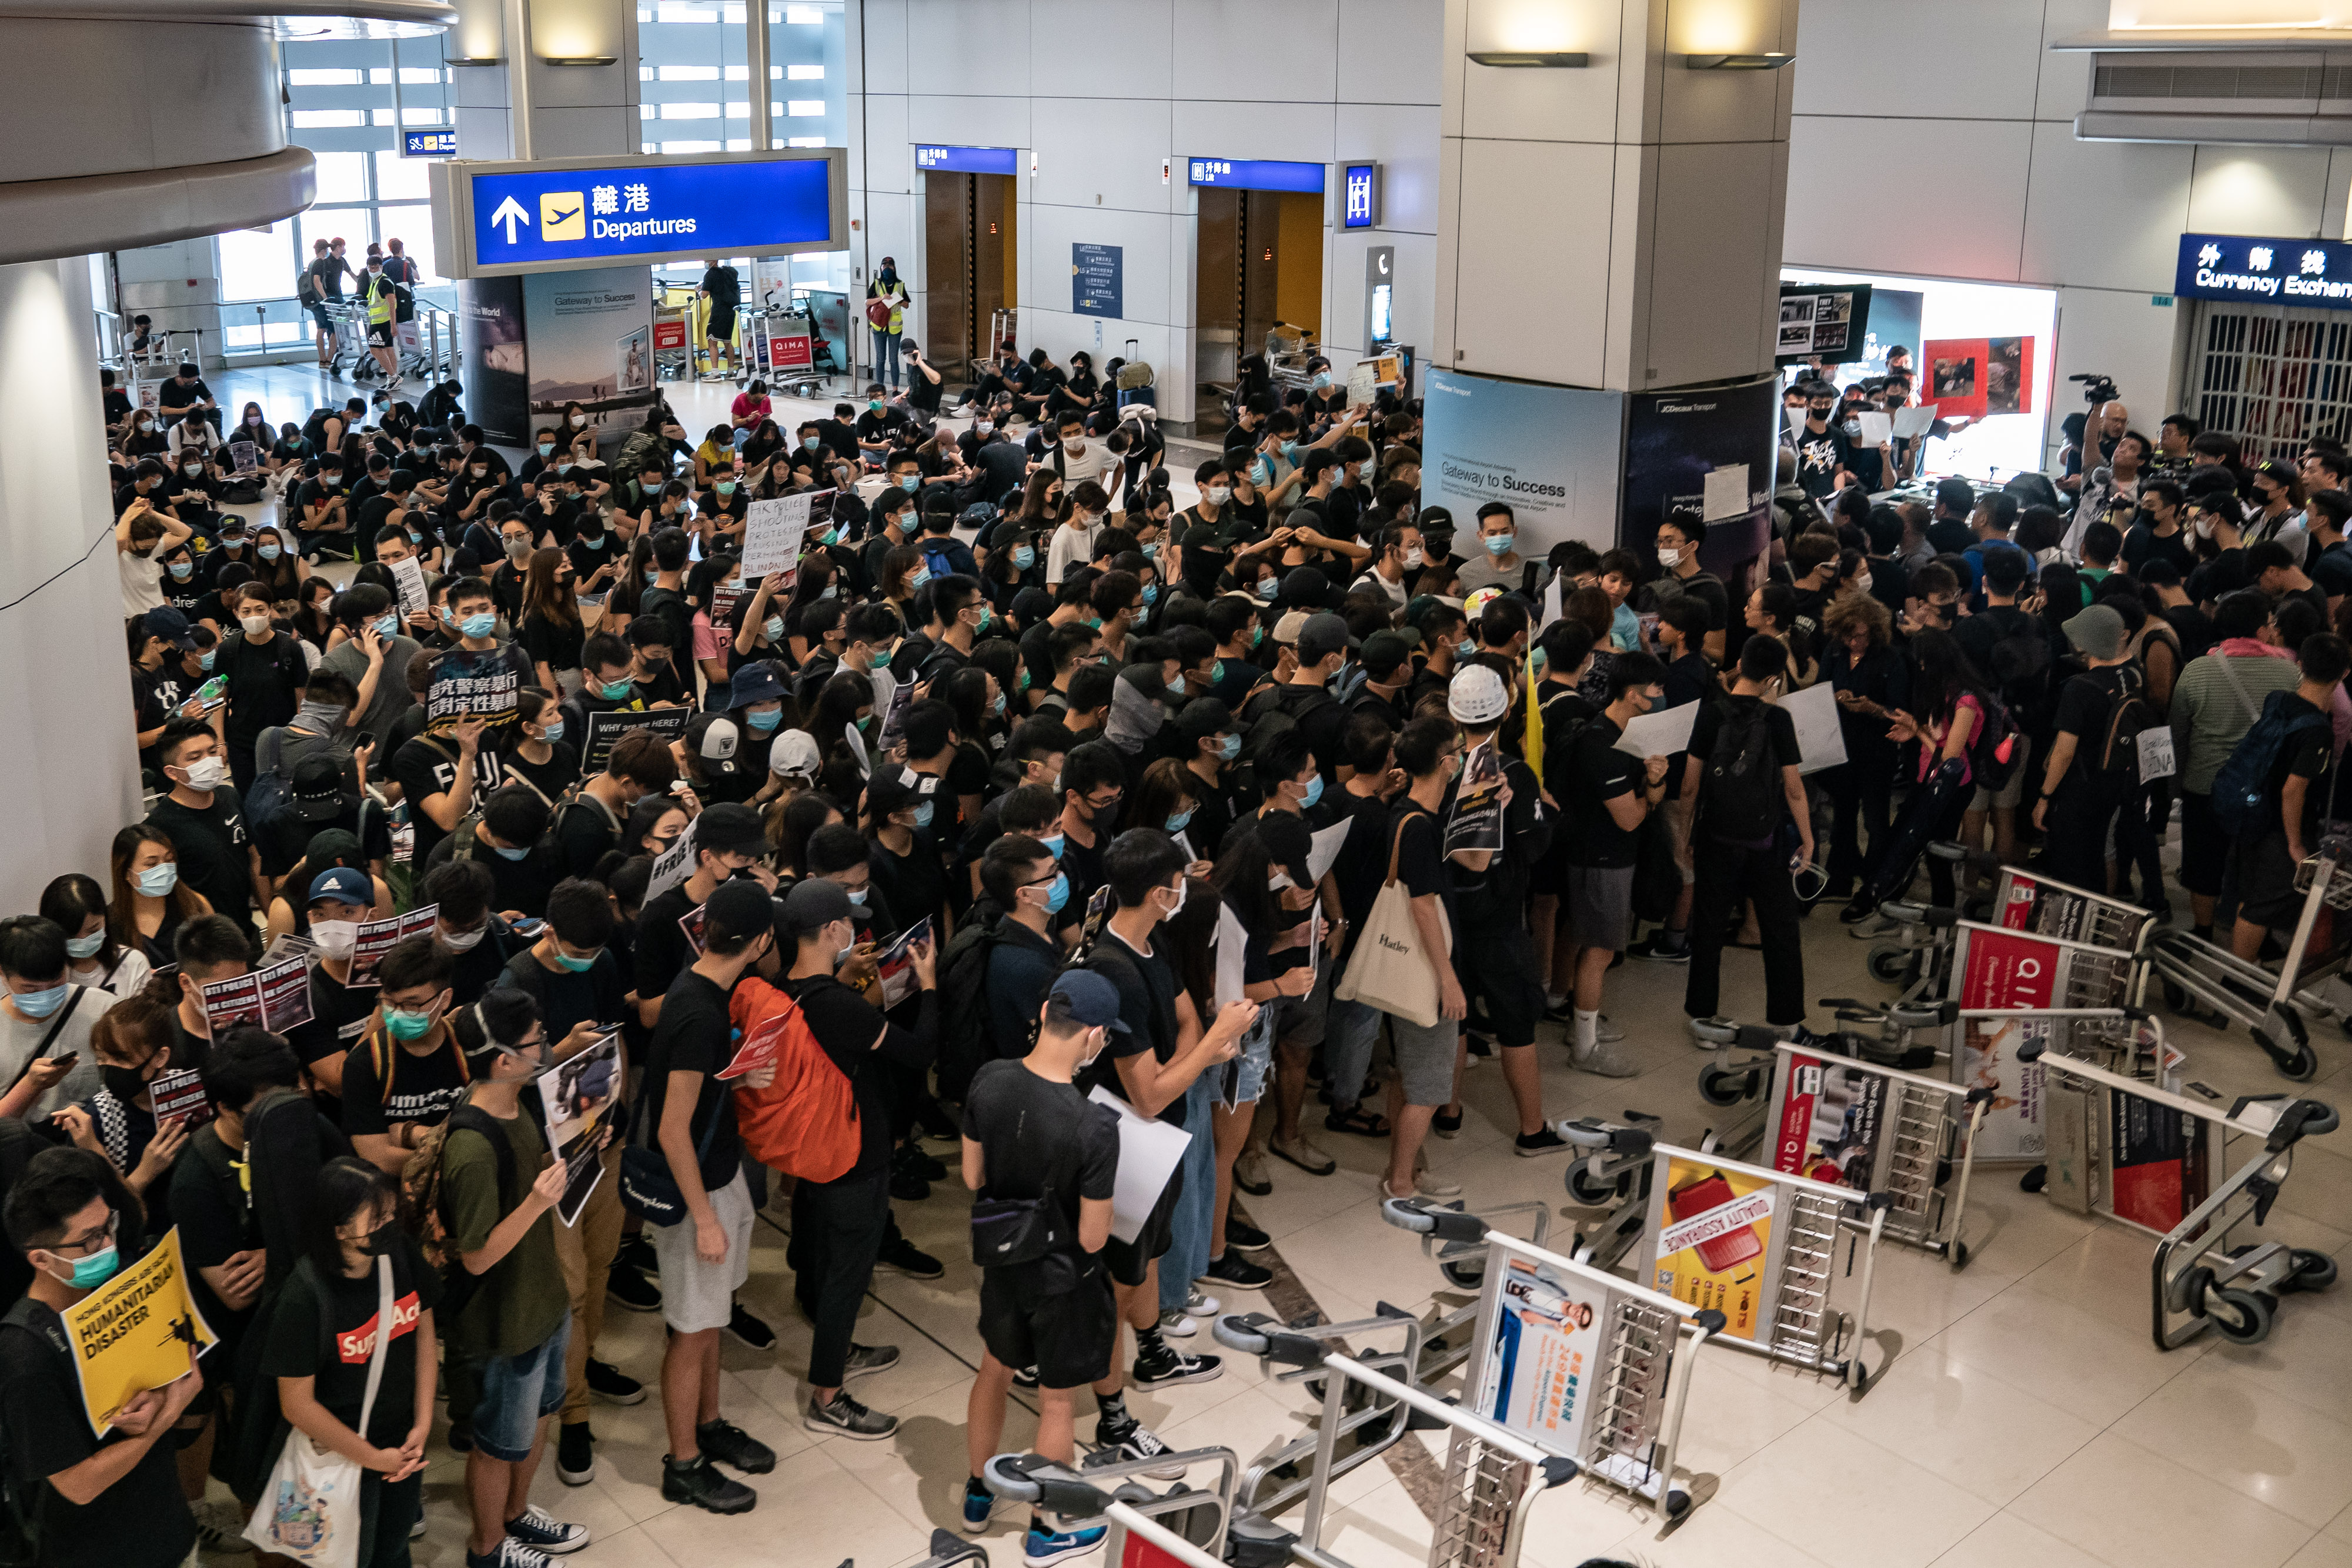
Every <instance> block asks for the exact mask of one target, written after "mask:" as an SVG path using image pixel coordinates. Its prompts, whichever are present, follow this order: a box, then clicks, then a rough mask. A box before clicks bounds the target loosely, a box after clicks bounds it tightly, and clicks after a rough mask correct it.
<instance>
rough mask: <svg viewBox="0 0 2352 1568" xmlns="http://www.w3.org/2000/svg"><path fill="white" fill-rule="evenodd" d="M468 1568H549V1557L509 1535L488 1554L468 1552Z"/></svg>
mask: <svg viewBox="0 0 2352 1568" xmlns="http://www.w3.org/2000/svg"><path fill="white" fill-rule="evenodd" d="M466 1568H548V1557H547V1553H546V1552H541V1550H539V1548H537V1547H535V1546H527V1545H525V1544H524V1543H523V1542H520V1541H519V1540H517V1539H516V1538H515V1537H513V1536H511V1535H509V1536H508V1537H506V1538H505V1539H504V1540H502V1541H500V1542H499V1543H498V1544H497V1545H496V1546H493V1547H491V1548H490V1549H489V1550H488V1552H474V1551H468V1552H467V1553H466Z"/></svg>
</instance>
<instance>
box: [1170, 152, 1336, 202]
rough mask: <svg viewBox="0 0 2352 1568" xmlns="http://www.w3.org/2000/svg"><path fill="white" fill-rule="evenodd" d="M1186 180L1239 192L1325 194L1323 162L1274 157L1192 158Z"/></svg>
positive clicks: (1187, 169) (1186, 172)
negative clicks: (1292, 160) (1294, 161)
mask: <svg viewBox="0 0 2352 1568" xmlns="http://www.w3.org/2000/svg"><path fill="white" fill-rule="evenodd" d="M1185 179H1186V180H1187V181H1188V182H1189V183H1192V184H1195V185H1223V186H1228V187H1231V188H1232V189H1234V190H1240V191H1300V192H1305V193H1309V194H1312V195H1318V196H1319V195H1321V194H1322V193H1323V165H1322V164H1320V163H1289V162H1283V161H1281V160H1279V159H1272V158H1191V159H1187V160H1186V161H1185Z"/></svg>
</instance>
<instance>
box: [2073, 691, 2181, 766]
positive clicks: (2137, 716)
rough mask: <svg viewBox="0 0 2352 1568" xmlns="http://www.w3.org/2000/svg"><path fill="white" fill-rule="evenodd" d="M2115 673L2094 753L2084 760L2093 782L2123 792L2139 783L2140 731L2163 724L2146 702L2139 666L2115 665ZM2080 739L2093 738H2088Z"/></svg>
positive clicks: (2088, 737)
mask: <svg viewBox="0 0 2352 1568" xmlns="http://www.w3.org/2000/svg"><path fill="white" fill-rule="evenodd" d="M2115 670H2116V677H2117V684H2116V695H2114V696H2112V697H2110V698H2109V699H2108V701H2107V716H2106V722H2105V723H2104V724H2103V725H2101V726H2100V733H2099V735H2098V736H2097V737H2095V744H2096V746H2097V750H2096V751H2095V752H2093V753H2092V754H2091V755H2090V756H2088V757H2087V758H2084V760H2085V762H2086V763H2087V765H2088V766H2089V768H2090V769H2091V776H2092V778H2093V779H2095V780H2097V781H2098V782H2100V783H2102V784H2109V785H2113V786H2115V787H2116V788H2117V789H2126V788H2130V787H2134V786H2137V784H2138V783H2139V782H2140V777H2139V736H2140V732H2141V731H2142V730H2147V729H2156V728H2158V727H2161V726H2162V725H2163V724H2164V721H2163V720H2162V719H2160V718H2158V716H2157V714H2156V705H2155V704H2154V703H2152V702H2150V701H2148V698H2147V682H2146V681H2145V680H2144V679H2143V678H2142V677H2141V675H2140V670H2139V666H2138V665H2137V664H2118V665H2116V666H2115ZM2083 738H2084V740H2085V741H2092V740H2093V739H2094V737H2090V736H2084V737H2083Z"/></svg>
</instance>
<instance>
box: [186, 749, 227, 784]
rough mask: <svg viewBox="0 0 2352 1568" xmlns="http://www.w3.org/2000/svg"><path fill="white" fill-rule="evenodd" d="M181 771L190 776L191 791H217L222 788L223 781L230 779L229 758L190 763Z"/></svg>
mask: <svg viewBox="0 0 2352 1568" xmlns="http://www.w3.org/2000/svg"><path fill="white" fill-rule="evenodd" d="M181 771H182V772H184V773H185V774H186V775H187V776H188V788H189V789H219V788H220V786H221V780H223V779H226V778H227V777H228V758H226V757H207V758H203V759H202V760H201V761H196V762H191V763H189V764H188V765H187V766H186V767H185V768H182V769H181Z"/></svg>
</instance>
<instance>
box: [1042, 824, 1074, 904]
mask: <svg viewBox="0 0 2352 1568" xmlns="http://www.w3.org/2000/svg"><path fill="white" fill-rule="evenodd" d="M1050 842H1052V843H1053V844H1054V846H1055V850H1056V852H1058V851H1059V849H1060V847H1061V841H1060V840H1059V839H1054V840H1051V841H1050ZM1069 902H1070V873H1068V872H1066V871H1057V872H1055V873H1054V885H1053V886H1051V887H1049V888H1047V889H1046V890H1045V913H1046V914H1048V915H1059V914H1061V913H1062V906H1063V905H1064V904H1067V903H1069Z"/></svg>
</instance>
